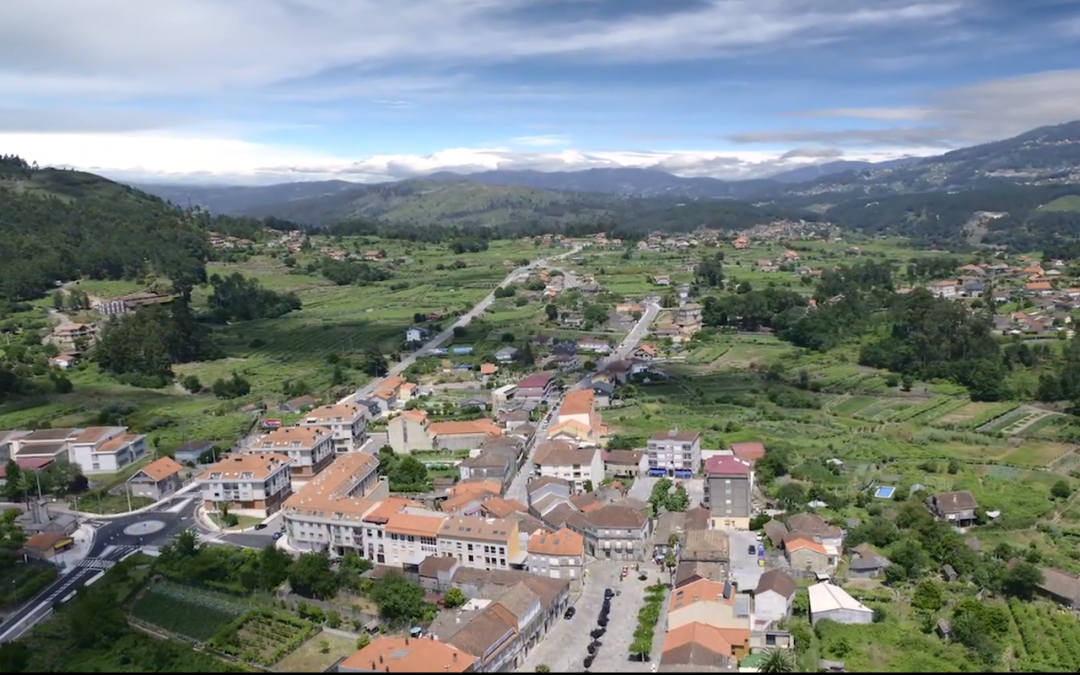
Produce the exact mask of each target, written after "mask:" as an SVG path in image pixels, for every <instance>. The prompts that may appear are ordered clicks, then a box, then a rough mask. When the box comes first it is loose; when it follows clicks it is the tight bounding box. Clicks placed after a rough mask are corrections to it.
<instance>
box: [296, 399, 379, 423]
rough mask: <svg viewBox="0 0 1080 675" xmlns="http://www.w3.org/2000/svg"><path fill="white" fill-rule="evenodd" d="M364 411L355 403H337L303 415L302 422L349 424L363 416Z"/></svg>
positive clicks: (322, 406)
mask: <svg viewBox="0 0 1080 675" xmlns="http://www.w3.org/2000/svg"><path fill="white" fill-rule="evenodd" d="M363 414H364V411H363V410H362V409H361V408H360V406H358V405H356V404H355V403H339V404H337V405H321V406H319V407H318V408H315V409H314V410H312V411H311V412H309V413H308V414H306V415H304V421H305V422H307V421H308V420H312V421H318V422H334V421H339V420H340V421H343V422H351V421H352V420H354V419H356V416H357V415H363Z"/></svg>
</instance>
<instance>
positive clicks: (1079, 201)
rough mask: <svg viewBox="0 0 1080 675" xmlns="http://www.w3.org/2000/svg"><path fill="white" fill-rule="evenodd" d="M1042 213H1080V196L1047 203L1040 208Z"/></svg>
mask: <svg viewBox="0 0 1080 675" xmlns="http://www.w3.org/2000/svg"><path fill="white" fill-rule="evenodd" d="M1039 210H1040V211H1080V196H1078V195H1066V196H1064V197H1058V198H1057V199H1055V200H1053V201H1051V202H1047V203H1046V204H1043V205H1042V206H1040V207H1039Z"/></svg>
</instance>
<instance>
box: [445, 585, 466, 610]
mask: <svg viewBox="0 0 1080 675" xmlns="http://www.w3.org/2000/svg"><path fill="white" fill-rule="evenodd" d="M466 602H468V598H466V597H465V594H464V593H462V592H461V589H460V588H458V587H457V586H455V587H453V588H451V589H450V590H449V591H447V592H446V595H444V596H443V605H445V606H446V607H447V608H448V609H454V608H455V607H461V606H462V605H464V604H465V603H466Z"/></svg>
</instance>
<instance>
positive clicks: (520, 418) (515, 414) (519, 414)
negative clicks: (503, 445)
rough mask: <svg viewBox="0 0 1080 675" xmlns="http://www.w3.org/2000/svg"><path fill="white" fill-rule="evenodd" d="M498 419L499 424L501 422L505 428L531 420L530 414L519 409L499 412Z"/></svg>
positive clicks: (512, 427)
mask: <svg viewBox="0 0 1080 675" xmlns="http://www.w3.org/2000/svg"><path fill="white" fill-rule="evenodd" d="M498 421H499V424H501V425H502V426H503V427H505V428H506V429H507V430H510V429H515V428H517V427H520V426H521V425H523V424H528V423H529V422H531V421H532V415H530V414H529V413H528V412H527V411H525V410H521V409H517V410H506V411H503V412H501V413H499V417H498Z"/></svg>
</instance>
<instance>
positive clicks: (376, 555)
mask: <svg viewBox="0 0 1080 675" xmlns="http://www.w3.org/2000/svg"><path fill="white" fill-rule="evenodd" d="M362 520H363V523H364V537H363V545H364V548H365V549H366V555H364V557H365V558H367V559H368V560H370V561H372V562H373V563H375V564H376V565H387V566H390V567H400V568H402V569H403V570H405V571H406V572H415V571H418V570H419V568H420V563H421V562H423V561H424V559H425V558H427V557H428V556H430V555H438V552H439V543H438V536H439V530H440V528H442V524H443V522H444V521H445V520H446V514H445V513H443V512H441V511H432V510H430V509H425V508H423V507H422V506H421V504H420V503H419V502H415V501H412V500H408V499H400V498H396V497H390V498H389V499H384V500H382V501H381V502H379V503H378V504H377V505H376V506H375V508H374V509H371V510H369V511H367V512H366V513H365V514H364V515H363V518H362Z"/></svg>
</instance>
